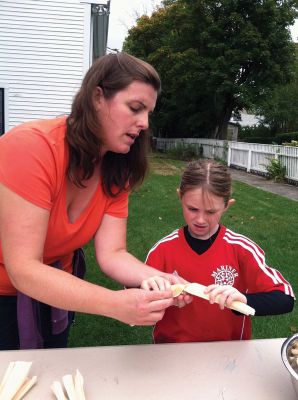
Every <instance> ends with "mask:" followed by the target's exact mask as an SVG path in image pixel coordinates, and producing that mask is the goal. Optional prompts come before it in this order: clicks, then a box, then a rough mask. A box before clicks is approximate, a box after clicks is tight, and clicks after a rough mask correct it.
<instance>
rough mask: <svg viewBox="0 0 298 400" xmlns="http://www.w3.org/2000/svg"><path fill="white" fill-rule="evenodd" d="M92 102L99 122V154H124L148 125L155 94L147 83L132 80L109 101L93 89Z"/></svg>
mask: <svg viewBox="0 0 298 400" xmlns="http://www.w3.org/2000/svg"><path fill="white" fill-rule="evenodd" d="M94 99H95V100H94V104H95V109H96V111H97V114H98V120H99V123H100V139H101V143H102V145H101V155H103V154H105V153H106V152H107V151H113V152H115V153H123V154H125V153H128V152H129V150H130V147H131V146H132V145H133V144H134V141H135V139H136V138H137V137H138V136H139V134H140V132H141V131H143V130H146V129H147V128H148V126H149V121H148V120H149V114H150V113H151V112H152V111H153V109H154V107H155V103H156V99H157V92H156V91H155V89H154V88H153V87H152V86H151V85H149V84H146V83H144V82H140V81H134V82H132V83H131V84H130V85H129V86H127V87H126V88H125V89H123V90H121V91H119V92H118V93H116V94H115V96H114V97H112V98H110V99H105V97H104V96H103V93H102V90H101V89H100V88H97V92H96V94H95V97H94Z"/></svg>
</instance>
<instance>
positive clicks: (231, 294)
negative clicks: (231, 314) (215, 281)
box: [205, 285, 247, 310]
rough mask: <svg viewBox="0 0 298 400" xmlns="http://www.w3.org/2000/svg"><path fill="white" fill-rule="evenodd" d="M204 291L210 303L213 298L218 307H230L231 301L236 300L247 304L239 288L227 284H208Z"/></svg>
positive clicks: (212, 301)
mask: <svg viewBox="0 0 298 400" xmlns="http://www.w3.org/2000/svg"><path fill="white" fill-rule="evenodd" d="M205 293H206V294H208V295H209V302H210V304H214V303H215V300H216V302H217V303H218V304H219V308H220V309H221V310H223V309H224V308H225V307H230V306H231V304H232V302H233V301H235V300H237V301H241V302H242V303H245V304H247V298H246V297H245V296H244V294H242V293H240V292H239V290H237V289H236V288H234V287H233V286H229V285H209V286H207V288H206V289H205Z"/></svg>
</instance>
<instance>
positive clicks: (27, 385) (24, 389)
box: [12, 376, 37, 400]
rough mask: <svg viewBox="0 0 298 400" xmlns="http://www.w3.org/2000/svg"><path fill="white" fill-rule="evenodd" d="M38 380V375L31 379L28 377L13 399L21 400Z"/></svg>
mask: <svg viewBox="0 0 298 400" xmlns="http://www.w3.org/2000/svg"><path fill="white" fill-rule="evenodd" d="M36 382H37V376H33V377H32V378H31V379H29V378H27V379H26V381H25V382H24V384H23V385H22V386H21V388H20V389H19V391H18V392H17V393H16V394H15V395H14V397H13V399H12V400H21V399H22V398H23V397H24V396H25V395H26V393H27V392H29V390H30V389H31V388H32V386H33V385H35V383H36Z"/></svg>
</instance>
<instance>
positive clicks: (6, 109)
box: [0, 81, 9, 133]
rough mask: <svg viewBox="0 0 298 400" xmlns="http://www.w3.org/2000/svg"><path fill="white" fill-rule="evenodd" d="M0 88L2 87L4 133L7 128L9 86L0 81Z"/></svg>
mask: <svg viewBox="0 0 298 400" xmlns="http://www.w3.org/2000/svg"><path fill="white" fill-rule="evenodd" d="M0 88H1V89H4V133H5V132H7V131H8V130H9V86H8V84H7V83H4V82H1V81H0Z"/></svg>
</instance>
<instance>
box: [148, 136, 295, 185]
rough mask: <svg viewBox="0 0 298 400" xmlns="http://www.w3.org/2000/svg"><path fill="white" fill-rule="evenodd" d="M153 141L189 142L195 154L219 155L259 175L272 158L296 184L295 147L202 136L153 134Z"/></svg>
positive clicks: (162, 145) (162, 144)
mask: <svg viewBox="0 0 298 400" xmlns="http://www.w3.org/2000/svg"><path fill="white" fill-rule="evenodd" d="M154 141H155V143H156V149H157V150H161V151H167V150H170V149H173V148H177V147H179V146H185V147H187V146H191V147H192V148H195V149H196V152H197V154H198V155H199V154H203V156H204V157H206V158H216V159H220V160H223V161H225V162H227V164H228V165H229V166H233V167H237V168H241V169H244V170H246V171H247V172H251V173H256V174H261V175H267V170H266V166H267V165H269V163H270V159H272V158H275V159H277V160H279V161H280V163H281V164H282V165H284V166H285V167H286V179H287V180H288V181H289V182H291V183H294V184H298V147H291V146H279V145H270V144H259V143H245V142H233V141H227V140H216V139H201V138H175V139H166V138H154Z"/></svg>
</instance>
